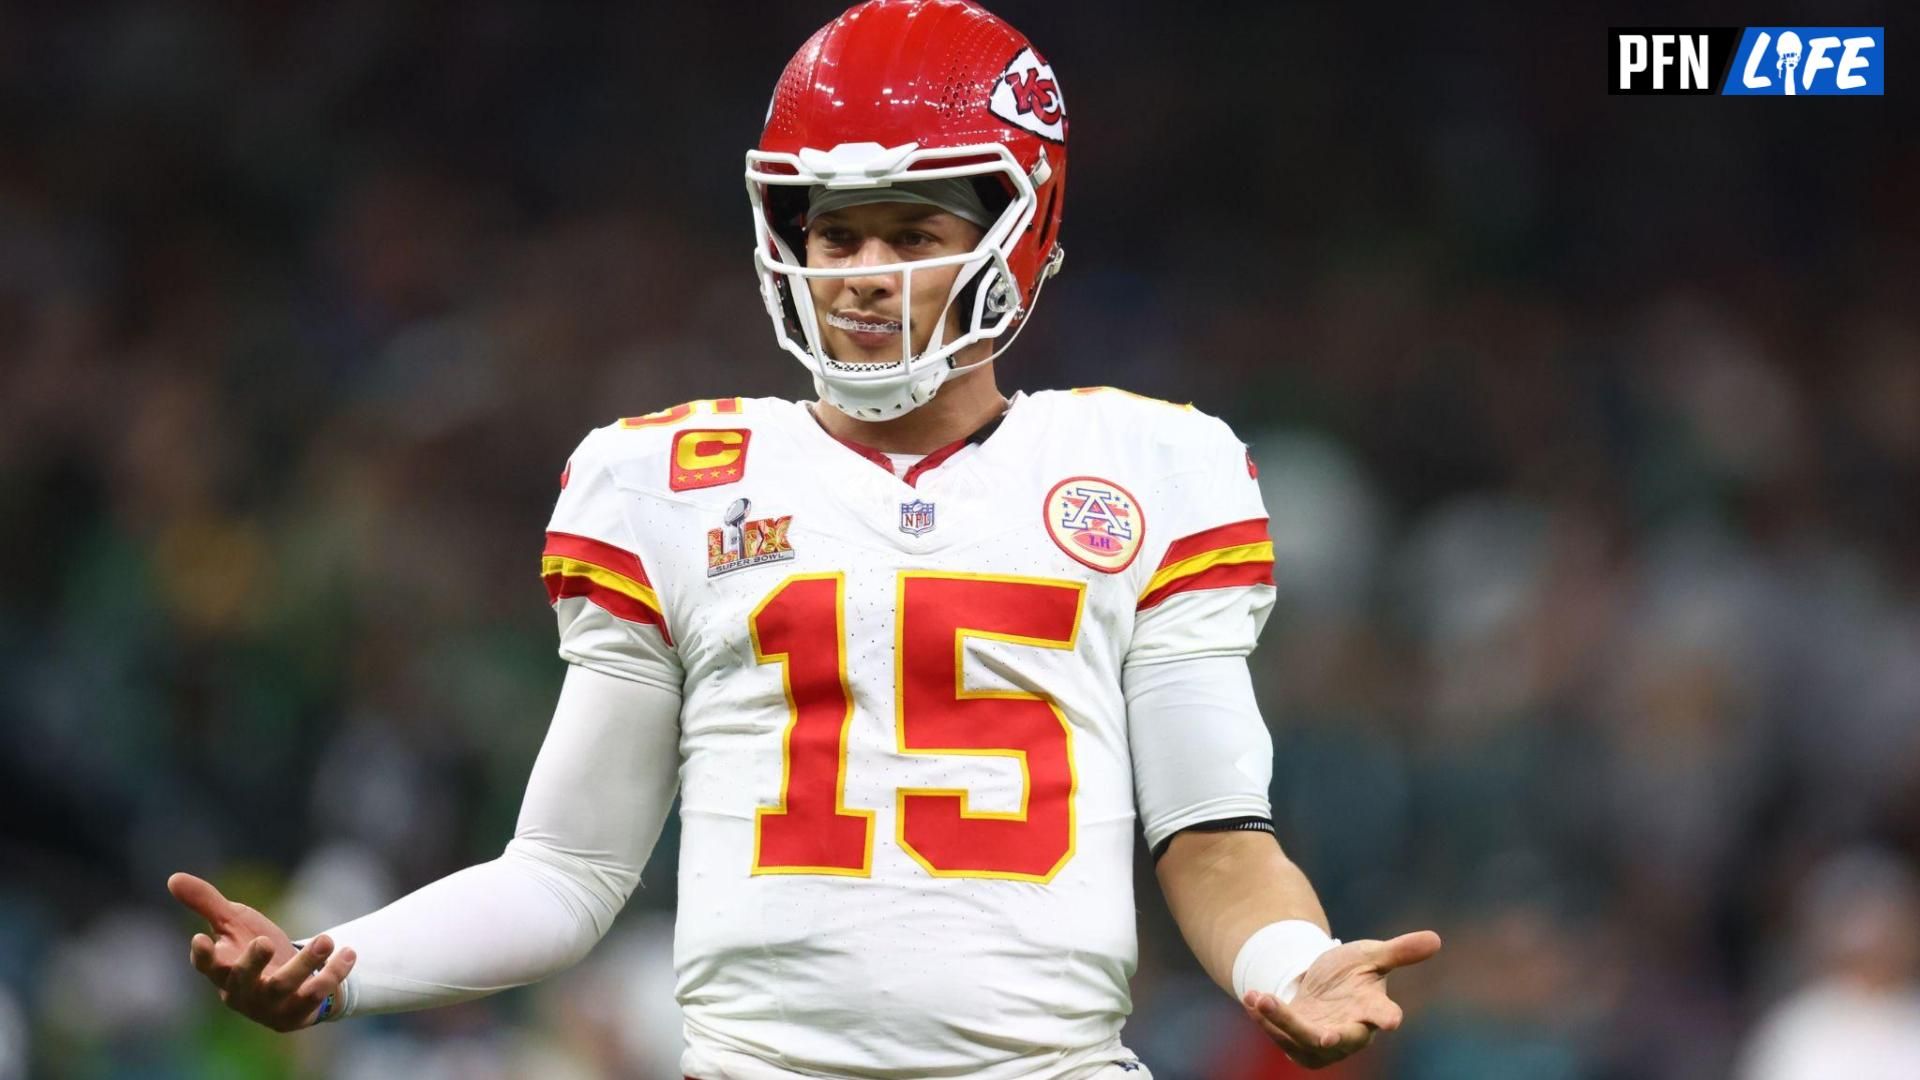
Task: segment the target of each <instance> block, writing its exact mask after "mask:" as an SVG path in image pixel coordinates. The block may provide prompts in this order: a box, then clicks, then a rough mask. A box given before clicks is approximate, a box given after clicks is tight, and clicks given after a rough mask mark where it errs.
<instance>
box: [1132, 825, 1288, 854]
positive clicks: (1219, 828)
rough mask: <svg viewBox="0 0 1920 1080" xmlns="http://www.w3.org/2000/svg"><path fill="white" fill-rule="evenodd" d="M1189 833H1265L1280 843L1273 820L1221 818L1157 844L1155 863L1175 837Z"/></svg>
mask: <svg viewBox="0 0 1920 1080" xmlns="http://www.w3.org/2000/svg"><path fill="white" fill-rule="evenodd" d="M1187 832H1263V833H1266V834H1267V835H1268V836H1271V837H1273V838H1274V841H1275V842H1276V843H1278V842H1279V839H1280V837H1279V835H1278V834H1277V833H1275V832H1274V831H1273V819H1272V818H1264V817H1230V818H1220V819H1218V820H1215V821H1202V822H1200V823H1199V824H1197V825H1189V826H1187V827H1186V828H1184V829H1180V830H1177V831H1176V832H1174V834H1173V836H1169V837H1167V838H1166V839H1165V840H1162V841H1160V842H1159V843H1158V844H1155V845H1154V846H1153V861H1154V862H1159V861H1160V856H1162V855H1165V854H1166V853H1167V848H1168V846H1170V845H1171V844H1172V843H1173V837H1174V836H1179V835H1180V834H1181V833H1187Z"/></svg>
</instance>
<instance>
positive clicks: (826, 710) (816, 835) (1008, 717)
mask: <svg viewBox="0 0 1920 1080" xmlns="http://www.w3.org/2000/svg"><path fill="white" fill-rule="evenodd" d="M1084 591H1085V590H1084V587H1083V586H1082V585H1080V584H1079V583H1077V582H1067V581H1049V580H1044V579H1040V578H1014V577H992V576H988V575H983V574H936V573H903V574H901V575H900V580H899V596H898V601H897V603H896V606H895V612H894V619H895V629H894V714H895V715H894V730H895V732H896V737H897V740H898V749H899V751H900V752H901V753H902V754H936V755H962V756H967V755H970V756H976V757H1003V758H1012V759H1014V760H1017V761H1019V762H1020V771H1021V774H1022V777H1023V780H1024V784H1023V788H1022V792H1021V803H1020V809H1018V810H1015V811H1011V812H993V811H985V810H973V809H971V808H970V805H969V793H968V792H967V791H966V790H964V789H922V788H900V789H899V790H898V793H897V798H898V804H897V807H896V809H897V813H896V820H897V822H898V825H897V831H896V837H895V839H896V840H897V842H898V843H899V844H900V847H901V848H902V849H903V850H905V851H906V853H907V854H908V855H910V856H912V857H913V859H914V860H915V861H916V862H918V863H919V864H920V865H921V866H924V867H926V869H927V872H928V873H931V874H933V875H935V876H937V877H992V878H1013V879H1016V880H1020V881H1042V882H1044V881H1049V880H1051V879H1052V878H1053V875H1055V874H1056V873H1059V871H1060V868H1061V867H1062V866H1065V865H1066V863H1067V860H1068V859H1070V858H1072V857H1073V836H1074V821H1073V813H1074V811H1073V801H1074V800H1073V796H1074V791H1075V789H1076V786H1077V781H1076V779H1075V775H1074V769H1073V732H1072V729H1071V728H1070V727H1069V726H1068V724H1067V719H1066V716H1065V715H1064V714H1063V713H1062V712H1061V711H1060V707H1059V706H1058V705H1056V704H1055V703H1054V702H1053V699H1052V698H1050V697H1048V696H1046V695H1045V694H1044V693H1034V692H1029V691H1025V690H969V689H967V686H966V673H965V671H964V670H963V668H962V663H961V658H962V656H964V655H965V652H966V643H967V639H968V638H985V639H990V640H994V641H1005V642H1010V643H1013V644H1016V645H1030V646H1035V647H1038V648H1044V649H1068V650H1071V649H1072V648H1073V647H1074V644H1075V642H1076V641H1077V640H1078V638H1079V633H1080V610H1081V598H1082V595H1083V593H1084ZM829 626H831V627H832V628H833V630H832V637H831V639H829V637H828V636H827V628H828V627H829ZM748 628H749V630H750V631H751V633H752V635H753V652H754V657H755V658H756V659H757V660H759V662H760V663H763V664H776V663H777V664H780V665H782V668H783V671H782V674H783V676H784V679H785V684H786V696H787V709H788V712H789V714H790V715H791V717H792V719H791V720H790V721H789V722H788V724H787V730H786V736H785V743H784V754H783V759H784V770H785V771H784V776H783V777H782V782H781V786H780V803H779V805H777V806H763V807H760V809H759V811H758V812H757V813H756V814H755V821H754V855H753V872H754V873H756V874H843V875H851V876H856V877H865V876H867V875H868V874H870V873H871V872H872V870H873V811H872V810H854V809H849V808H848V807H847V805H846V785H847V728H848V726H849V725H850V724H851V723H852V721H853V697H852V694H851V693H850V692H849V690H848V687H847V659H846V657H847V653H846V637H847V633H846V579H845V577H844V575H841V574H802V575H796V576H794V577H790V578H788V579H787V580H786V581H783V582H781V583H780V586H779V588H777V589H775V590H774V591H773V593H772V594H771V595H769V596H768V597H767V598H766V599H765V600H763V601H761V603H760V606H759V607H757V608H755V609H754V611H753V614H752V615H751V616H749V617H748Z"/></svg>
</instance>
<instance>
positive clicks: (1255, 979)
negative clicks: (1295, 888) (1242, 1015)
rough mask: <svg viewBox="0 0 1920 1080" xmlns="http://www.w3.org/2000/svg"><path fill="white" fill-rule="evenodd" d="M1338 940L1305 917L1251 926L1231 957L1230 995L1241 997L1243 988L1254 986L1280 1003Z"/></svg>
mask: <svg viewBox="0 0 1920 1080" xmlns="http://www.w3.org/2000/svg"><path fill="white" fill-rule="evenodd" d="M1338 944H1340V939H1339V938H1336V937H1330V936H1328V934H1327V932H1326V931H1325V930H1322V929H1320V928H1319V927H1318V926H1315V925H1314V924H1313V923H1310V922H1308V921H1306V920H1305V919H1288V920H1286V921H1285V922H1277V923H1268V924H1267V925H1265V926H1263V927H1261V928H1260V929H1258V930H1255V931H1254V932H1253V936H1252V937H1250V938H1248V939H1247V943H1246V944H1244V945H1242V946H1240V954H1239V955H1238V956H1235V957H1234V958H1233V996H1234V997H1235V998H1237V999H1245V998H1246V996H1247V991H1249V990H1258V991H1260V992H1261V993H1263V994H1272V995H1273V996H1274V997H1277V998H1279V999H1280V1001H1281V1002H1282V1003H1283V1004H1284V1003H1286V1002H1290V1001H1292V1000H1293V995H1294V994H1295V993H1297V992H1298V991H1299V989H1300V976H1301V975H1302V974H1304V973H1305V972H1306V970H1307V969H1308V968H1310V967H1312V966H1313V962H1314V961H1315V960H1318V959H1320V954H1322V953H1324V952H1326V951H1327V950H1328V949H1331V948H1333V947H1334V946H1335V945H1338Z"/></svg>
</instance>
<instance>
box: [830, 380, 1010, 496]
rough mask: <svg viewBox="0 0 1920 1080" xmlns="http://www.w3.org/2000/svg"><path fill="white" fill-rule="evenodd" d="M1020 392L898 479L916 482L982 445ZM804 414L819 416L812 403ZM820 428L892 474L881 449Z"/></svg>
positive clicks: (888, 462) (914, 465)
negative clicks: (993, 415) (959, 437)
mask: <svg viewBox="0 0 1920 1080" xmlns="http://www.w3.org/2000/svg"><path fill="white" fill-rule="evenodd" d="M1023 396H1024V395H1022V394H1018V393H1016V394H1014V395H1013V397H1012V399H1010V400H1009V401H1008V402H1007V407H1006V409H1004V410H1002V411H1001V413H1000V415H998V416H996V417H994V418H993V419H991V420H989V421H987V422H986V423H984V424H982V425H980V426H979V427H978V428H977V429H975V430H974V432H973V433H972V434H970V435H968V436H966V437H965V438H961V439H955V440H954V441H952V442H950V443H948V444H947V445H945V446H943V447H941V448H940V449H938V450H935V451H933V452H932V453H930V454H928V455H927V456H926V457H923V458H921V459H920V460H919V461H916V462H914V463H913V467H912V468H910V469H908V470H907V474H906V475H905V476H903V477H901V478H900V479H901V480H902V481H903V482H904V483H905V484H906V485H907V486H908V487H913V486H915V485H914V482H915V481H917V480H919V479H920V477H921V476H923V475H925V474H926V473H928V472H929V471H931V470H933V469H935V468H937V467H939V466H940V464H941V463H942V462H945V461H946V460H947V459H948V458H950V457H952V456H953V455H955V454H957V453H959V452H960V451H962V450H965V449H966V448H967V447H969V446H978V445H981V444H982V443H985V442H986V441H987V439H988V438H990V437H992V435H993V433H994V432H995V431H998V430H1000V424H1001V422H1002V421H1004V420H1005V419H1006V418H1007V415H1008V414H1009V413H1011V412H1012V411H1013V406H1014V405H1015V404H1016V403H1018V402H1019V400H1020V399H1021V397H1023ZM807 415H808V416H811V417H813V422H814V423H816V424H820V417H819V416H818V415H816V414H815V413H814V411H813V406H811V405H808V406H807ZM820 430H821V431H824V432H826V434H827V435H828V436H829V437H830V438H832V439H833V441H835V442H837V443H839V444H840V445H842V446H844V447H846V448H847V449H849V450H851V451H853V452H854V453H856V454H859V455H860V456H861V457H863V458H866V459H867V460H868V461H871V462H873V463H874V464H875V465H877V466H879V467H880V468H881V469H884V470H885V471H886V473H887V475H888V476H892V475H893V462H892V461H891V460H889V459H888V457H887V455H886V453H885V452H884V451H880V450H875V449H874V448H873V447H871V446H867V445H865V444H863V443H857V442H854V441H853V440H852V439H844V438H841V437H840V436H838V435H835V434H834V433H833V432H831V431H827V426H826V425H825V424H820Z"/></svg>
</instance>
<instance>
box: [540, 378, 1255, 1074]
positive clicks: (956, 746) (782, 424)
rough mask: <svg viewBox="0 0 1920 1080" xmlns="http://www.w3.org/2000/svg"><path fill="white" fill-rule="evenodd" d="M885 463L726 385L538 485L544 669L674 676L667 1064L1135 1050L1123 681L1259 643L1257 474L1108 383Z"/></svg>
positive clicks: (600, 438)
mask: <svg viewBox="0 0 1920 1080" xmlns="http://www.w3.org/2000/svg"><path fill="white" fill-rule="evenodd" d="M885 461H886V459H885V458H884V456H882V455H877V454H875V453H874V452H872V451H869V450H863V449H861V448H859V447H855V446H852V445H850V444H848V443H844V442H841V441H839V440H837V439H835V438H834V437H833V436H832V435H830V434H828V433H827V431H826V430H825V429H824V428H822V427H821V426H820V424H819V422H818V421H817V420H816V419H815V418H814V416H813V414H812V413H811V411H810V409H809V406H807V405H805V404H800V403H794V402H788V401H782V400H777V399H772V398H757V399H748V400H743V399H739V398H728V399H721V400H718V401H704V402H694V403H691V404H689V405H683V406H679V407H676V408H674V409H669V410H666V411H664V412H661V413H656V414H653V415H650V416H644V417H636V418H632V419H629V420H623V421H621V422H619V423H617V424H613V425H610V426H608V427H605V428H601V429H599V430H597V431H595V432H593V433H592V434H591V435H589V436H588V438H587V439H586V440H585V441H584V442H583V443H582V444H581V446H580V448H579V450H578V451H576V452H575V454H574V456H573V459H572V460H571V462H570V463H569V465H568V469H567V473H566V474H565V476H564V477H563V490H562V493H561V496H560V501H559V505H558V508H557V509H556V510H555V512H554V516H553V521H552V524H551V526H550V527H549V532H548V541H547V548H546V555H545V558H544V560H543V572H544V574H545V577H546V580H547V584H548V588H549V592H550V594H551V596H552V597H553V598H554V600H555V603H556V607H557V610H558V612H559V616H560V623H561V647H560V651H561V654H562V655H563V656H565V657H566V658H567V659H568V660H570V661H571V662H574V663H578V664H582V665H585V666H587V667H591V668H595V669H598V670H602V671H605V672H608V673H611V674H615V675H619V676H622V677H625V678H632V679H641V680H645V681H649V682H655V683H659V684H662V685H667V686H671V687H673V688H676V689H678V690H680V691H681V693H682V702H683V703H682V709H681V733H680V756H681V768H680V781H681V787H680V798H681V822H682V833H681V854H680V899H679V910H678V915H677V933H676V940H675V950H674V951H675V964H676V967H677V969H678V995H679V999H680V1003H681V1006H682V1007H683V1010H684V1013H685V1017H686V1024H687V1040H688V1045H689V1047H690V1048H691V1049H690V1051H689V1058H688V1060H689V1062H690V1066H689V1071H692V1070H693V1069H695V1068H706V1069H711V1070H714V1071H715V1072H721V1071H724V1074H725V1075H727V1076H743V1077H753V1076H760V1075H766V1076H783V1075H789V1074H790V1073H796V1072H797V1073H802V1074H806V1075H834V1076H859V1077H908V1076H912V1077H927V1076H968V1077H978V1078H986V1080H994V1078H1000V1077H1016V1076H1018V1077H1034V1076H1042V1077H1069V1076H1079V1075H1083V1074H1085V1073H1087V1072H1090V1071H1092V1070H1094V1069H1096V1068H1098V1067H1100V1066H1102V1065H1105V1064H1108V1063H1112V1062H1127V1061H1131V1060H1132V1058H1131V1055H1130V1054H1129V1053H1128V1052H1127V1051H1126V1050H1124V1049H1123V1048H1122V1047H1121V1045H1120V1042H1119V1030H1120V1025H1121V1022H1122V1020H1123V1019H1124V1017H1125V1016H1126V1014H1127V1012H1128V1011H1129V1008H1130V1003H1129V996H1128V978H1129V976H1130V975H1131V974H1132V972H1133V968H1134V959H1135V941H1134V904H1133V891H1132V852H1133V845H1134V834H1135V826H1134V817H1135V797H1134V780H1133V775H1134V770H1133V766H1132V762H1131V759H1130V757H1129V748H1128V738H1127V721H1126V704H1125V700H1124V698H1123V696H1122V692H1121V673H1122V670H1123V668H1124V667H1125V666H1126V665H1129V664H1139V663H1152V662H1157V661H1165V660H1172V659H1178V658H1182V657H1189V656H1203V655H1234V654H1244V653H1246V652H1247V651H1248V650H1249V649H1251V648H1252V647H1253V642H1254V639H1255V637H1256V636H1257V634H1258V633H1259V628H1260V624H1261V622H1262V621H1263V620H1264V619H1265V616H1266V612H1267V610H1268V608H1269V607H1270V606H1271V603H1272V597H1273V588H1272V559H1273V552H1272V546H1271V544H1270V543H1269V542H1268V539H1267V529H1266V511H1265V510H1264V509H1263V508H1262V505H1261V501H1260V495H1259V489H1258V485H1257V483H1256V481H1255V480H1254V478H1253V466H1252V461H1251V459H1250V458H1249V457H1248V456H1247V453H1246V449H1245V447H1244V446H1243V445H1242V444H1241V442H1240V441H1239V440H1238V439H1237V438H1235V437H1234V435H1233V433H1232V432H1231V431H1230V430H1229V429H1228V428H1227V426H1226V425H1225V424H1223V423H1221V422H1220V421H1218V420H1216V419H1213V418H1211V417H1208V416H1206V415H1204V414H1202V413H1199V412H1197V411H1195V410H1193V409H1192V408H1190V407H1185V406H1178V405H1171V404H1168V403H1166V402H1161V401H1156V400H1152V399H1148V398H1141V397H1137V396H1135V395H1132V394H1128V393H1125V392H1123V391H1117V390H1108V389H1099V390H1075V391H1060V392H1046V393H1040V394H1033V395H1019V396H1016V397H1015V398H1014V400H1013V402H1012V405H1011V407H1010V408H1009V410H1008V412H1007V413H1006V415H1005V416H1004V417H1003V418H1002V419H1001V420H1000V421H999V423H998V424H997V426H995V427H993V428H992V429H990V430H989V431H988V432H986V433H984V435H977V436H975V437H974V438H973V439H971V440H966V441H963V442H961V443H956V444H955V445H954V446H952V447H948V448H946V449H944V450H942V451H939V452H937V453H934V454H931V455H928V456H927V457H926V458H925V459H924V460H923V461H921V462H920V463H919V464H918V465H916V466H915V467H914V468H913V469H912V470H911V471H910V472H909V473H908V474H907V475H906V476H905V477H904V478H901V477H898V476H896V475H895V474H894V472H893V471H892V470H891V469H890V468H888V467H885V466H884V463H885ZM1206 809H1207V811H1208V812H1209V813H1216V812H1217V814H1218V816H1230V815H1233V814H1259V815H1264V814H1265V813H1266V812H1267V807H1266V802H1265V799H1264V793H1262V794H1261V795H1260V796H1257V797H1252V798H1246V797H1243V798H1241V799H1240V801H1239V802H1238V803H1235V802H1234V801H1233V800H1231V799H1229V800H1225V801H1222V802H1220V804H1219V805H1218V806H1213V805H1209V806H1208V807H1207V808H1206ZM695 1075H699V1074H698V1073H695Z"/></svg>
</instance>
